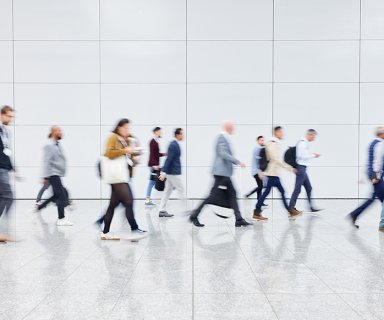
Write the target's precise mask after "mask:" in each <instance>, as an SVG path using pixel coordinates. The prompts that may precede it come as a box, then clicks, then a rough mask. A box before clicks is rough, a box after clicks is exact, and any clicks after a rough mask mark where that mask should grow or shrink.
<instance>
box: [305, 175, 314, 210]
mask: <svg viewBox="0 0 384 320" xmlns="http://www.w3.org/2000/svg"><path fill="white" fill-rule="evenodd" d="M303 186H304V189H305V192H306V193H307V199H308V203H309V207H310V209H311V210H313V209H315V208H314V207H313V202H312V184H311V181H310V180H309V177H308V173H305V180H304V183H303Z"/></svg>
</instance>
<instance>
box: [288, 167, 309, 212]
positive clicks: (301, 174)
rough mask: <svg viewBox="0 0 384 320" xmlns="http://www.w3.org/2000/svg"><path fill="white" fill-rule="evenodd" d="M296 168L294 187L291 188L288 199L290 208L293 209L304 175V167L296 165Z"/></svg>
mask: <svg viewBox="0 0 384 320" xmlns="http://www.w3.org/2000/svg"><path fill="white" fill-rule="evenodd" d="M296 170H297V172H296V180H295V189H294V190H293V193H292V196H291V200H290V201H289V208H290V209H294V208H295V207H296V202H297V198H298V197H299V195H300V192H301V187H302V186H303V184H304V181H305V177H306V173H305V170H306V168H305V167H303V166H300V165H298V166H297V168H296Z"/></svg>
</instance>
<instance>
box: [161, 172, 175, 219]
mask: <svg viewBox="0 0 384 320" xmlns="http://www.w3.org/2000/svg"><path fill="white" fill-rule="evenodd" d="M172 191H173V184H172V177H170V175H168V177H167V180H166V181H165V188H164V191H163V192H164V193H163V196H162V197H161V202H160V209H159V211H160V212H164V211H167V203H168V200H169V198H170V196H171V194H172Z"/></svg>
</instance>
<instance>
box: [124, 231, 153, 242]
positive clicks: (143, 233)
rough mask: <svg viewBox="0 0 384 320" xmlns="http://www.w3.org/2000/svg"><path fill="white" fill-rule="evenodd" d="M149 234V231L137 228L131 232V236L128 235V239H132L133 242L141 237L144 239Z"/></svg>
mask: <svg viewBox="0 0 384 320" xmlns="http://www.w3.org/2000/svg"><path fill="white" fill-rule="evenodd" d="M147 236H148V232H147V231H144V230H141V229H136V230H132V232H131V236H130V237H128V240H130V241H132V242H137V241H139V240H141V239H144V238H146V237H147Z"/></svg>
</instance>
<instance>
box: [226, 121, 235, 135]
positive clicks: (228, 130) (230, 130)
mask: <svg viewBox="0 0 384 320" xmlns="http://www.w3.org/2000/svg"><path fill="white" fill-rule="evenodd" d="M223 130H224V131H225V132H226V133H228V134H230V135H231V134H233V131H235V124H234V123H233V121H231V120H226V121H224V123H223Z"/></svg>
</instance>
